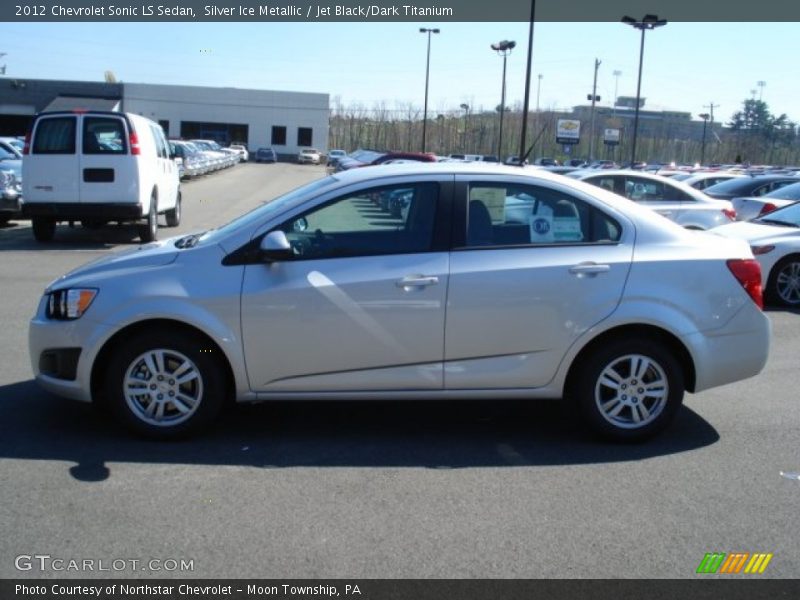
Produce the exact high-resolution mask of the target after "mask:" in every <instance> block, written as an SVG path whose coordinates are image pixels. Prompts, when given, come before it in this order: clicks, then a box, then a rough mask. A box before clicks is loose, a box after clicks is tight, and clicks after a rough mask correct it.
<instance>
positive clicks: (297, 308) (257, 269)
mask: <svg viewBox="0 0 800 600" xmlns="http://www.w3.org/2000/svg"><path fill="white" fill-rule="evenodd" d="M373 186H374V184H373ZM451 189H452V184H451V183H444V184H440V183H439V182H437V181H433V180H430V179H429V180H427V181H414V182H411V183H402V184H400V183H398V184H392V185H385V186H381V187H367V188H361V189H353V190H352V191H348V192H347V193H343V194H340V195H336V196H335V197H333V198H329V199H323V200H322V201H321V204H316V205H315V206H314V207H313V208H310V209H308V210H306V211H304V212H301V213H300V214H297V215H295V216H292V217H291V218H289V219H288V220H286V221H285V222H284V223H282V224H280V225H279V226H278V227H277V229H281V230H282V231H284V232H285V234H286V236H287V238H288V239H289V241H290V243H291V245H292V248H293V250H294V256H293V257H292V258H291V259H289V260H284V261H278V262H274V263H272V264H253V265H248V266H247V267H246V268H245V274H244V280H243V286H242V304H241V310H242V313H241V314H242V337H243V344H244V350H245V357H246V363H247V372H248V377H249V379H250V385H251V387H252V389H253V390H256V391H259V392H322V391H347V392H352V391H374V390H431V389H434V390H437V389H441V388H442V386H443V376H442V359H443V346H444V315H445V299H446V294H447V281H448V261H449V253H448V248H449V239H448V238H449V219H448V218H447V214H446V212H447V210H448V209H449V206H450V201H449V198H448V197H447V196H448V194H449V193H450V192H449V190H451ZM399 190H402V191H404V193H406V196H407V197H408V199H409V204H408V207H407V210H404V211H402V212H401V213H400V214H399V215H392V214H390V213H389V212H388V211H384V210H382V209H381V208H380V206H379V199H380V197H381V195H384V194H392V193H394V192H396V191H399ZM442 190H445V191H442Z"/></svg>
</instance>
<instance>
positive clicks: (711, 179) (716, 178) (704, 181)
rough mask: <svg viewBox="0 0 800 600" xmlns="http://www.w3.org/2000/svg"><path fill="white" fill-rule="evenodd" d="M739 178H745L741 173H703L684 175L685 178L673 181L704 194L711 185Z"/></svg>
mask: <svg viewBox="0 0 800 600" xmlns="http://www.w3.org/2000/svg"><path fill="white" fill-rule="evenodd" d="M740 177H746V175H744V174H742V173H726V172H724V171H708V172H704V173H685V176H676V177H675V179H676V180H677V181H683V183H685V184H686V185H688V186H691V187H693V188H694V189H696V190H700V191H701V192H704V191H705V190H706V189H707V188H710V187H711V186H712V185H717V184H718V183H722V182H723V181H728V180H729V179H736V178H740Z"/></svg>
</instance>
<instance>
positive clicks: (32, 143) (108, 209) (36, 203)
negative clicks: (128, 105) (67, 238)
mask: <svg viewBox="0 0 800 600" xmlns="http://www.w3.org/2000/svg"><path fill="white" fill-rule="evenodd" d="M22 180H23V197H24V198H25V203H24V205H23V215H24V216H25V217H29V218H30V219H31V221H32V224H33V236H34V237H35V238H36V239H37V240H39V241H40V242H47V241H50V240H51V239H53V235H54V234H55V230H56V224H57V223H58V222H59V221H70V222H73V221H81V223H82V224H83V225H85V226H87V227H98V226H101V225H104V224H106V223H108V222H109V221H117V222H121V223H122V222H133V223H137V224H138V232H139V237H140V238H141V240H142V241H143V242H150V241H153V240H154V239H156V236H157V233H158V215H159V214H162V213H163V214H165V215H166V219H167V226H169V227H177V226H178V224H179V223H180V219H181V192H180V179H179V175H178V167H177V165H176V164H175V162H174V161H173V160H172V158H171V156H170V150H169V144H168V143H167V140H166V138H165V137H164V132H163V131H162V129H161V127H160V126H159V125H158V123H155V122H153V121H151V120H149V119H145V118H144V117H140V116H138V115H133V114H129V113H117V112H105V111H72V112H45V113H39V114H38V115H36V117H35V118H34V121H33V124H32V125H31V129H30V131H29V133H28V135H27V136H26V138H25V148H24V150H23V159H22Z"/></svg>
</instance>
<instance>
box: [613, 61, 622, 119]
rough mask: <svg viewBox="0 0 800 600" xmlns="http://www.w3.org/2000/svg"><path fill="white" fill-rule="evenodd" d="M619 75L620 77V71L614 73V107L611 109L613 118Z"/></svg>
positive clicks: (615, 110)
mask: <svg viewBox="0 0 800 600" xmlns="http://www.w3.org/2000/svg"><path fill="white" fill-rule="evenodd" d="M620 75H622V71H614V106H613V107H611V111H612V112H613V113H614V116H616V115H617V90H618V89H619V76H620Z"/></svg>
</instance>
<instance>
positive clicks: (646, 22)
mask: <svg viewBox="0 0 800 600" xmlns="http://www.w3.org/2000/svg"><path fill="white" fill-rule="evenodd" d="M622 22H623V23H625V24H626V25H630V26H631V27H633V28H634V29H640V30H641V32H642V42H641V45H640V46H639V80H638V83H637V84H636V113H635V115H634V118H633V143H632V145H631V167H633V164H634V162H635V160H636V136H637V135H638V133H639V104H640V102H641V93H642V61H643V60H644V33H645V31H647V30H648V29H655V28H656V27H663V26H664V25H666V24H667V20H666V19H659V18H658V15H645V16H644V18H642V20H641V21H637V20H636V19H634V18H633V17H629V16H627V15H626V16H624V17H622Z"/></svg>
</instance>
